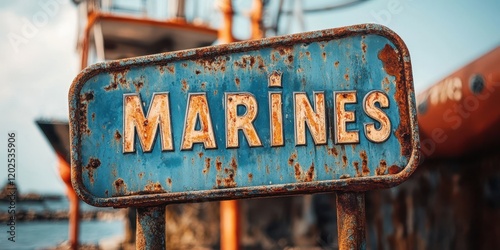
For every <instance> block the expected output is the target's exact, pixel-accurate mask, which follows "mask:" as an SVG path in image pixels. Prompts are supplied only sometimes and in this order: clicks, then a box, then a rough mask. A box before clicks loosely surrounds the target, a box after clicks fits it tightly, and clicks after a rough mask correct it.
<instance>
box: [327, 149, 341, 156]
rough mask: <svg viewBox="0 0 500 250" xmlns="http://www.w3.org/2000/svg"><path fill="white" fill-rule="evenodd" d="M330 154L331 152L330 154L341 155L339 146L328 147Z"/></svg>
mask: <svg viewBox="0 0 500 250" xmlns="http://www.w3.org/2000/svg"><path fill="white" fill-rule="evenodd" d="M328 154H329V155H334V156H338V155H339V152H338V151H337V148H335V147H331V148H328Z"/></svg>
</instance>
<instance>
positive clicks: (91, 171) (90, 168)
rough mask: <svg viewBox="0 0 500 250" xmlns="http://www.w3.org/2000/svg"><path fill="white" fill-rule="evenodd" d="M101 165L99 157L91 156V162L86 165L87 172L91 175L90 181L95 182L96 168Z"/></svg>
mask: <svg viewBox="0 0 500 250" xmlns="http://www.w3.org/2000/svg"><path fill="white" fill-rule="evenodd" d="M99 166H101V161H99V159H97V158H94V157H91V158H90V159H89V163H88V164H87V166H86V167H85V168H86V169H87V173H88V176H89V181H90V183H92V184H93V183H94V170H95V169H97V168H98V167H99Z"/></svg>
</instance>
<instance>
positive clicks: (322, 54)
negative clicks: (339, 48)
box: [321, 52, 326, 61]
mask: <svg viewBox="0 0 500 250" xmlns="http://www.w3.org/2000/svg"><path fill="white" fill-rule="evenodd" d="M321 57H323V61H326V52H323V53H321Z"/></svg>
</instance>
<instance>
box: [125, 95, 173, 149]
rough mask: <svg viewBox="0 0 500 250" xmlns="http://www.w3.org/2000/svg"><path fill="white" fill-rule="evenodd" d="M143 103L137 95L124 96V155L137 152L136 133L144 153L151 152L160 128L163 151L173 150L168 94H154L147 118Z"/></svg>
mask: <svg viewBox="0 0 500 250" xmlns="http://www.w3.org/2000/svg"><path fill="white" fill-rule="evenodd" d="M141 103H142V101H141V97H140V96H139V95H137V94H124V95H123V116H124V117H123V153H131V152H135V134H136V133H137V137H138V138H139V142H140V143H141V147H142V150H143V152H151V150H152V148H153V144H154V141H155V138H156V133H157V132H158V127H159V128H160V138H161V150H162V151H165V150H173V149H174V147H173V143H172V127H171V123H170V105H169V98H168V92H166V93H154V94H153V98H152V99H151V103H150V105H149V110H148V113H147V116H144V111H143V108H142V104H141Z"/></svg>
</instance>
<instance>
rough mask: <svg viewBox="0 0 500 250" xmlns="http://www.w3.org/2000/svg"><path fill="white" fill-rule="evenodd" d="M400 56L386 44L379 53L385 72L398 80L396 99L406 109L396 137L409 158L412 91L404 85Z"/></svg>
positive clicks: (400, 111)
mask: <svg viewBox="0 0 500 250" xmlns="http://www.w3.org/2000/svg"><path fill="white" fill-rule="evenodd" d="M398 54H399V52H398V51H396V50H395V49H394V48H393V47H391V46H390V45H389V44H386V45H385V46H384V48H383V49H382V50H381V51H380V52H379V53H378V58H379V59H380V60H381V61H382V63H383V65H384V70H385V72H387V74H389V75H391V76H394V77H395V78H396V93H395V99H396V101H397V102H398V107H404V108H400V109H399V117H400V120H401V123H400V124H399V127H398V129H397V130H396V132H395V135H396V138H397V139H398V141H399V143H400V145H401V155H403V156H405V157H407V158H409V157H410V156H411V151H412V145H411V127H410V117H409V112H408V105H407V103H408V95H409V94H410V93H408V91H410V90H407V89H406V86H405V85H404V84H402V83H403V82H404V80H405V79H404V76H405V72H404V70H403V69H404V67H403V62H402V61H401V60H400V58H399V56H398ZM408 70H409V69H408ZM389 172H390V168H389Z"/></svg>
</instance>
